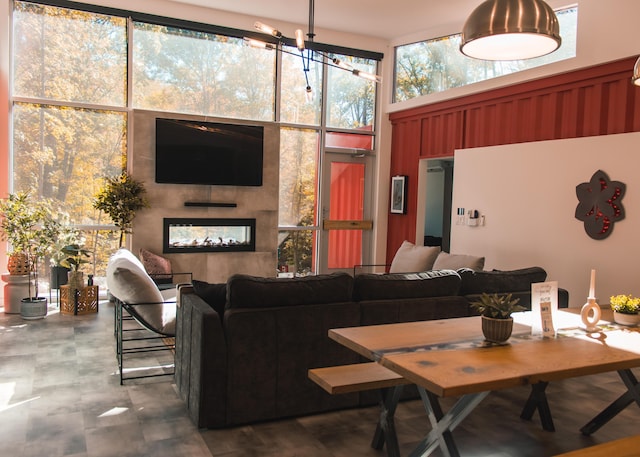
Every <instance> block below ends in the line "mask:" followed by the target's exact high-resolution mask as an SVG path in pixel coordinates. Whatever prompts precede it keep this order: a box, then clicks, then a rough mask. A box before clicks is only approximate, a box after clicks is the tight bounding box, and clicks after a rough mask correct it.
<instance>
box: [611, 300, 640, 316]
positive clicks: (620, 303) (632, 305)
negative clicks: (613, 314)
mask: <svg viewBox="0 0 640 457" xmlns="http://www.w3.org/2000/svg"><path fill="white" fill-rule="evenodd" d="M609 300H610V303H611V309H612V310H614V311H617V312H619V313H623V314H638V313H639V312H640V298H637V297H633V295H612V296H611V298H610V299H609Z"/></svg>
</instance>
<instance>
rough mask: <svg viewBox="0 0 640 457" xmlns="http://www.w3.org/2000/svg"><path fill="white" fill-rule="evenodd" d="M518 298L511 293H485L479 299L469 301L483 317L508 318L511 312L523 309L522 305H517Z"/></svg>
mask: <svg viewBox="0 0 640 457" xmlns="http://www.w3.org/2000/svg"><path fill="white" fill-rule="evenodd" d="M519 302H520V299H519V298H513V297H512V295H511V294H491V295H489V294H486V293H483V294H482V295H481V296H480V301H475V302H471V306H472V307H473V308H474V309H475V310H476V311H478V312H479V313H480V314H481V315H483V316H485V317H491V318H493V319H508V318H510V317H511V313H515V312H518V311H525V310H526V308H525V307H524V306H520V305H518V303H519Z"/></svg>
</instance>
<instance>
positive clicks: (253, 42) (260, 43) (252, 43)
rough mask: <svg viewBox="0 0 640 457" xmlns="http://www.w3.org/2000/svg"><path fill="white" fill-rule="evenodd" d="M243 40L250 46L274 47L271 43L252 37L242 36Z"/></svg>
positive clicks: (260, 47)
mask: <svg viewBox="0 0 640 457" xmlns="http://www.w3.org/2000/svg"><path fill="white" fill-rule="evenodd" d="M244 42H245V43H246V44H248V45H249V46H251V47H252V48H259V49H275V48H276V46H275V45H274V44H273V43H265V42H264V41H260V40H254V39H253V38H247V37H244Z"/></svg>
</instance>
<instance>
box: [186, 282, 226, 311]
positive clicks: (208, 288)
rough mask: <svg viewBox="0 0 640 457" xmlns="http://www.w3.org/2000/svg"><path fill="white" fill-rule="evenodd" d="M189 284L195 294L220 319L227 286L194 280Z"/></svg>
mask: <svg viewBox="0 0 640 457" xmlns="http://www.w3.org/2000/svg"><path fill="white" fill-rule="evenodd" d="M191 284H192V285H193V291H194V292H195V294H196V295H197V296H198V297H200V298H202V299H203V300H204V301H205V302H207V304H208V305H209V306H211V307H212V308H213V309H214V310H215V311H216V312H217V313H218V315H219V316H220V317H222V314H223V313H224V306H225V304H226V303H227V284H226V283H222V284H209V283H208V282H204V281H198V280H197V279H194V280H193V281H192V282H191Z"/></svg>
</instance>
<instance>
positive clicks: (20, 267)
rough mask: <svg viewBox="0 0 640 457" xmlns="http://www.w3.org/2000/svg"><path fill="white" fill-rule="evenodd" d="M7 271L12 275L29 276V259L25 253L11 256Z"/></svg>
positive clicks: (15, 253) (16, 253)
mask: <svg viewBox="0 0 640 457" xmlns="http://www.w3.org/2000/svg"><path fill="white" fill-rule="evenodd" d="M7 271H8V272H9V274H10V275H20V276H22V275H28V274H29V259H28V258H27V255H26V254H25V253H24V252H14V253H13V254H11V255H10V256H9V260H8V262H7Z"/></svg>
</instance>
